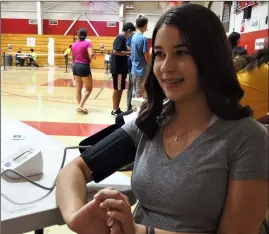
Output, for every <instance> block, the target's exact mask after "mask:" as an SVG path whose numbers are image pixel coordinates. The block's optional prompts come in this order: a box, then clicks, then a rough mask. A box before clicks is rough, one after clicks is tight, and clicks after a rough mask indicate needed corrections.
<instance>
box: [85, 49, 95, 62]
mask: <svg viewBox="0 0 269 234" xmlns="http://www.w3.org/2000/svg"><path fill="white" fill-rule="evenodd" d="M87 50H88V54H89V58H90V60H92V59H93V56H94V53H93V48H92V47H88V49H87Z"/></svg>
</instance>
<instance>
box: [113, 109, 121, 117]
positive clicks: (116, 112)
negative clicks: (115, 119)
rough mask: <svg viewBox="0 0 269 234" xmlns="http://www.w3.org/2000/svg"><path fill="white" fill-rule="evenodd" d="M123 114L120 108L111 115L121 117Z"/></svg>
mask: <svg viewBox="0 0 269 234" xmlns="http://www.w3.org/2000/svg"><path fill="white" fill-rule="evenodd" d="M121 113H122V111H121V109H120V108H118V109H117V110H112V111H111V115H112V116H117V115H119V114H121Z"/></svg>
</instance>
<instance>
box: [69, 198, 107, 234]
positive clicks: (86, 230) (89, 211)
mask: <svg viewBox="0 0 269 234" xmlns="http://www.w3.org/2000/svg"><path fill="white" fill-rule="evenodd" d="M107 220H108V216H107V210H106V209H102V208H101V207H100V202H99V201H97V200H93V201H90V202H89V203H87V204H86V205H84V206H83V207H82V208H81V209H80V210H78V211H77V212H76V213H74V214H72V215H71V216H70V218H69V219H68V220H67V221H66V224H67V226H68V227H69V228H70V229H71V230H72V231H73V232H76V233H78V234H110V228H109V227H108V225H107Z"/></svg>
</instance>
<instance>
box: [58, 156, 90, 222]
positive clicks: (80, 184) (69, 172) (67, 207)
mask: <svg viewBox="0 0 269 234" xmlns="http://www.w3.org/2000/svg"><path fill="white" fill-rule="evenodd" d="M90 181H92V177H91V171H90V169H89V167H88V166H87V165H86V163H85V162H84V161H83V159H82V158H81V157H78V158H76V159H74V160H73V161H71V162H70V163H69V164H68V165H66V166H65V167H64V168H63V169H62V170H61V172H60V173H59V175H58V178H57V184H56V200H57V205H58V207H59V209H60V211H61V213H62V216H63V219H64V221H65V223H66V224H67V225H68V226H69V227H70V226H72V223H70V222H71V221H70V220H71V217H72V215H73V214H74V213H75V212H77V211H78V210H79V209H80V208H81V207H82V206H84V205H85V204H86V199H87V188H86V184H87V183H88V182H90Z"/></svg>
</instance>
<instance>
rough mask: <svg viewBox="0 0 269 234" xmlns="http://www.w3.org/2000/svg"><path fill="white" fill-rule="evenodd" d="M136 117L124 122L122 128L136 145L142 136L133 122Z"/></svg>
mask: <svg viewBox="0 0 269 234" xmlns="http://www.w3.org/2000/svg"><path fill="white" fill-rule="evenodd" d="M135 121H136V119H134V120H132V121H130V122H128V123H126V124H124V125H123V126H122V129H123V130H124V131H125V132H126V133H127V134H128V135H129V136H130V137H131V138H132V140H133V142H134V144H135V145H136V146H137V145H138V142H139V141H140V139H141V137H142V132H141V131H140V130H139V128H138V127H137V125H136V123H135Z"/></svg>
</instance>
